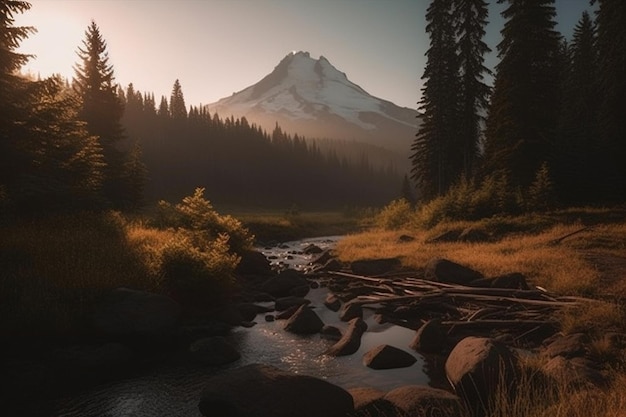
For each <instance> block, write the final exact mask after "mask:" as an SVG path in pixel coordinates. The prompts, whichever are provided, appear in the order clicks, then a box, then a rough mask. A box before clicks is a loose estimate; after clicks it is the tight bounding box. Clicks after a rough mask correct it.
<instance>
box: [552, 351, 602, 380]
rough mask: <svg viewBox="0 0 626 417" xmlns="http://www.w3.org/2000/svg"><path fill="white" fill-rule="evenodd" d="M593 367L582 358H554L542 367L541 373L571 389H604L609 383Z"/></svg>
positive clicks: (593, 365)
mask: <svg viewBox="0 0 626 417" xmlns="http://www.w3.org/2000/svg"><path fill="white" fill-rule="evenodd" d="M595 366H596V364H593V363H590V361H588V360H585V359H583V358H573V359H565V358H564V357H562V356H555V357H554V358H552V359H550V360H549V361H548V362H547V363H546V364H545V365H544V366H543V372H544V373H545V374H546V375H547V376H549V377H551V378H553V379H554V380H556V381H557V382H558V383H561V384H565V385H569V386H572V387H577V388H579V387H587V388H590V387H594V386H595V387H599V388H606V387H607V386H608V383H609V381H608V379H607V378H606V377H605V376H604V375H603V374H602V373H601V372H600V371H598V370H597V369H595Z"/></svg>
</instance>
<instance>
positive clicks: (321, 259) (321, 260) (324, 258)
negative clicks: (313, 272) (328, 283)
mask: <svg viewBox="0 0 626 417" xmlns="http://www.w3.org/2000/svg"><path fill="white" fill-rule="evenodd" d="M333 258H334V256H333V255H332V253H331V252H330V251H329V250H325V251H324V252H322V253H321V254H320V255H319V256H318V257H317V258H315V259H313V260H312V261H311V264H312V265H324V264H325V263H326V262H328V261H330V260H331V259H333Z"/></svg>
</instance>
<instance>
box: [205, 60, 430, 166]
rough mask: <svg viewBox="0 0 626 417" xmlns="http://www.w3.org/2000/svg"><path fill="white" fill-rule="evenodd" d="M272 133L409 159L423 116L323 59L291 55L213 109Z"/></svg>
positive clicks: (211, 108) (213, 105)
mask: <svg viewBox="0 0 626 417" xmlns="http://www.w3.org/2000/svg"><path fill="white" fill-rule="evenodd" d="M207 107H208V109H209V111H211V112H214V113H215V112H216V113H218V114H220V115H222V116H230V115H233V116H235V117H245V118H246V119H248V120H249V121H250V122H254V123H257V124H259V125H260V126H262V127H264V128H265V129H267V130H271V129H272V128H273V127H274V126H275V124H276V123H278V124H279V125H280V126H281V128H282V129H283V130H284V131H286V132H290V133H294V134H295V133H297V134H301V135H305V136H307V137H311V138H313V137H318V138H334V139H347V140H355V141H359V142H366V143H370V144H374V145H377V146H381V147H384V148H387V149H391V150H393V151H396V152H401V153H403V154H406V155H408V152H409V149H410V145H411V143H412V141H413V138H414V135H415V133H416V132H417V129H418V122H419V119H418V112H417V111H416V110H414V109H410V108H407V107H400V106H397V105H395V104H394V103H393V102H391V101H389V100H384V99H381V98H378V97H374V96H372V95H371V94H369V93H368V92H367V91H365V90H364V89H363V88H362V87H360V86H359V85H357V84H355V83H352V82H351V81H350V80H349V79H348V77H347V75H346V74H345V73H344V72H341V71H339V70H338V69H337V68H335V67H334V66H333V65H332V64H331V63H330V61H329V60H328V59H327V58H326V57H324V56H323V55H322V56H320V57H319V59H314V58H311V56H310V54H309V53H308V52H304V51H300V52H295V53H294V52H291V53H289V54H287V55H286V56H285V57H284V58H283V59H282V60H281V61H280V62H279V63H278V65H276V67H275V68H274V70H273V71H272V72H271V73H269V74H267V75H266V76H265V77H263V78H262V79H261V80H260V81H259V82H257V83H256V84H253V85H251V86H248V87H246V88H244V89H243V90H241V91H239V92H236V93H233V94H232V95H231V96H230V97H226V98H222V99H220V100H218V101H217V102H215V103H212V104H208V105H207Z"/></svg>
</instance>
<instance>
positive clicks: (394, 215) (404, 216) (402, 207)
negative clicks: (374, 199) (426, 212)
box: [374, 198, 414, 230]
mask: <svg viewBox="0 0 626 417" xmlns="http://www.w3.org/2000/svg"><path fill="white" fill-rule="evenodd" d="M413 213H414V211H413V208H412V207H411V204H410V203H409V202H408V201H406V200H405V199H403V198H401V199H398V200H394V201H392V202H391V203H389V204H388V205H386V206H385V207H383V209H382V210H381V211H380V213H378V215H377V216H376V219H375V220H374V223H375V224H376V225H377V226H378V227H382V228H384V229H390V230H395V229H400V228H402V227H406V226H407V225H408V224H409V223H410V222H411V218H412V217H413Z"/></svg>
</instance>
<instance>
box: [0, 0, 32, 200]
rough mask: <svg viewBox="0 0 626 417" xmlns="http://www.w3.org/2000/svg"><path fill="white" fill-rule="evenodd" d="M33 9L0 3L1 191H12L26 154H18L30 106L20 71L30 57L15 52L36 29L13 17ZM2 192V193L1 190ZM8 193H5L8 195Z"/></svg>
mask: <svg viewBox="0 0 626 417" xmlns="http://www.w3.org/2000/svg"><path fill="white" fill-rule="evenodd" d="M29 9H30V3H27V2H25V1H2V2H0V187H2V188H7V187H9V188H10V187H12V186H13V185H14V184H15V182H16V180H17V178H18V177H19V172H20V170H21V167H23V166H24V163H25V162H26V161H25V154H24V153H23V152H20V151H19V148H20V145H21V143H20V141H21V140H24V123H23V121H24V118H25V117H26V116H27V114H28V106H29V103H30V97H29V94H30V89H29V82H28V81H27V80H25V79H24V78H22V77H21V76H19V75H18V74H17V71H18V70H19V69H20V68H21V67H22V65H24V64H25V63H26V62H27V61H28V59H29V58H30V57H31V55H26V54H21V53H18V52H16V51H15V50H16V49H17V48H18V47H19V45H20V43H21V42H22V41H23V40H24V39H26V38H27V37H28V35H29V34H31V33H33V32H35V29H34V28H33V27H28V26H17V27H16V26H13V23H14V20H15V19H14V15H15V14H18V13H23V12H25V11H27V10H29ZM0 191H2V190H0ZM5 192H6V191H5Z"/></svg>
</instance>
